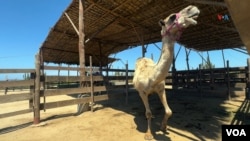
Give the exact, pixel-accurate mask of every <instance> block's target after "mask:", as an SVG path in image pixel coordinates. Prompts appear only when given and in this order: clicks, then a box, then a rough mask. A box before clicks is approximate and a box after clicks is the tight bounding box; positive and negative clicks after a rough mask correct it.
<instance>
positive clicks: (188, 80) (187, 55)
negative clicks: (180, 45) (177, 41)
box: [185, 48, 191, 88]
mask: <svg viewBox="0 0 250 141" xmlns="http://www.w3.org/2000/svg"><path fill="white" fill-rule="evenodd" d="M185 51H186V63H187V70H188V71H187V74H186V86H187V88H188V87H189V85H190V79H189V78H190V77H189V73H190V72H189V70H190V69H189V62H188V61H189V54H190V51H191V50H189V51H188V49H187V48H185Z"/></svg>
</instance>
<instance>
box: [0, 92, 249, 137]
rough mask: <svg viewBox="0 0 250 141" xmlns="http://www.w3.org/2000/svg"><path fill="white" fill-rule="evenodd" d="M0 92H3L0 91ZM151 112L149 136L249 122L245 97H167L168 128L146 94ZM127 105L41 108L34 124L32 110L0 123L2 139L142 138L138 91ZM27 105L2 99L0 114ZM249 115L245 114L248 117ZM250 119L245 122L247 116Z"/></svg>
mask: <svg viewBox="0 0 250 141" xmlns="http://www.w3.org/2000/svg"><path fill="white" fill-rule="evenodd" d="M0 95H3V93H1V92H0ZM69 98H72V97H69V96H60V97H58V96H55V97H48V98H47V101H48V102H49V101H55V100H63V99H69ZM149 99H150V105H151V109H152V112H153V115H154V118H153V120H152V128H153V129H152V130H153V135H154V140H153V141H194V140H204V141H205V140H206V141H209V140H216V141H217V140H218V141H219V140H221V125H222V124H231V123H232V124H249V123H250V122H249V119H250V116H249V115H250V114H249V111H250V110H249V104H248V107H247V108H245V109H247V110H248V114H241V113H242V111H241V106H242V105H243V104H244V103H246V101H244V97H237V98H234V99H233V100H231V101H227V100H224V99H221V98H210V97H206V98H204V97H195V96H192V97H188V96H183V95H178V94H177V95H176V94H175V95H173V94H170V95H169V96H168V101H169V105H170V107H171V109H172V111H173V116H172V117H171V118H170V119H169V124H168V125H169V126H168V132H167V133H163V132H161V131H159V127H160V123H161V120H162V118H163V114H164V111H163V110H164V109H163V107H162V104H161V103H160V101H159V99H158V97H157V95H152V96H150V98H149ZM128 101H129V102H128V104H125V99H124V97H121V98H119V99H116V100H109V101H103V102H98V103H96V104H95V111H94V112H91V111H87V112H84V113H82V114H80V115H76V114H75V113H76V111H77V110H76V109H77V105H73V106H67V107H62V108H55V109H48V110H46V112H44V111H41V119H42V122H41V124H40V125H39V126H34V125H33V124H32V113H29V114H24V115H19V116H15V117H10V118H2V119H1V122H0V141H13V140H18V141H28V140H32V141H42V140H43V141H44V140H46V141H57V140H58V141H76V140H77V141H142V140H144V133H145V131H146V125H147V121H146V118H145V116H144V112H145V111H144V106H143V104H142V101H141V99H140V98H139V96H138V94H137V93H130V94H129V99H128ZM22 108H28V102H27V101H24V102H16V103H12V104H0V113H7V112H9V111H13V110H19V109H22ZM246 116H248V117H246ZM246 119H248V121H247V120H246Z"/></svg>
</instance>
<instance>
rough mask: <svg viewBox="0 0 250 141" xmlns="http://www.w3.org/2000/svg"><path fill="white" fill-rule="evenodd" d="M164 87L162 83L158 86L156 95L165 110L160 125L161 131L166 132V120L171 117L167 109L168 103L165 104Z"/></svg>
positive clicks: (169, 110)
mask: <svg viewBox="0 0 250 141" xmlns="http://www.w3.org/2000/svg"><path fill="white" fill-rule="evenodd" d="M164 85H165V84H164V83H163V84H160V86H159V89H158V91H157V93H158V95H159V97H160V99H161V102H162V104H163V106H164V109H165V115H164V118H163V120H162V124H161V130H162V131H164V132H165V131H166V130H167V122H168V118H169V117H170V116H171V115H172V111H171V109H170V108H169V106H168V103H167V97H166V92H165V88H164Z"/></svg>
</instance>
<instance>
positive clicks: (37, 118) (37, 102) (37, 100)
mask: <svg viewBox="0 0 250 141" xmlns="http://www.w3.org/2000/svg"><path fill="white" fill-rule="evenodd" d="M33 109H34V121H33V123H34V124H39V123H40V56H39V54H37V55H36V79H35V94H34V105H33Z"/></svg>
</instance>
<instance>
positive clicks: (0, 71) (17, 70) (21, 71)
mask: <svg viewBox="0 0 250 141" xmlns="http://www.w3.org/2000/svg"><path fill="white" fill-rule="evenodd" d="M31 72H35V69H0V73H31Z"/></svg>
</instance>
